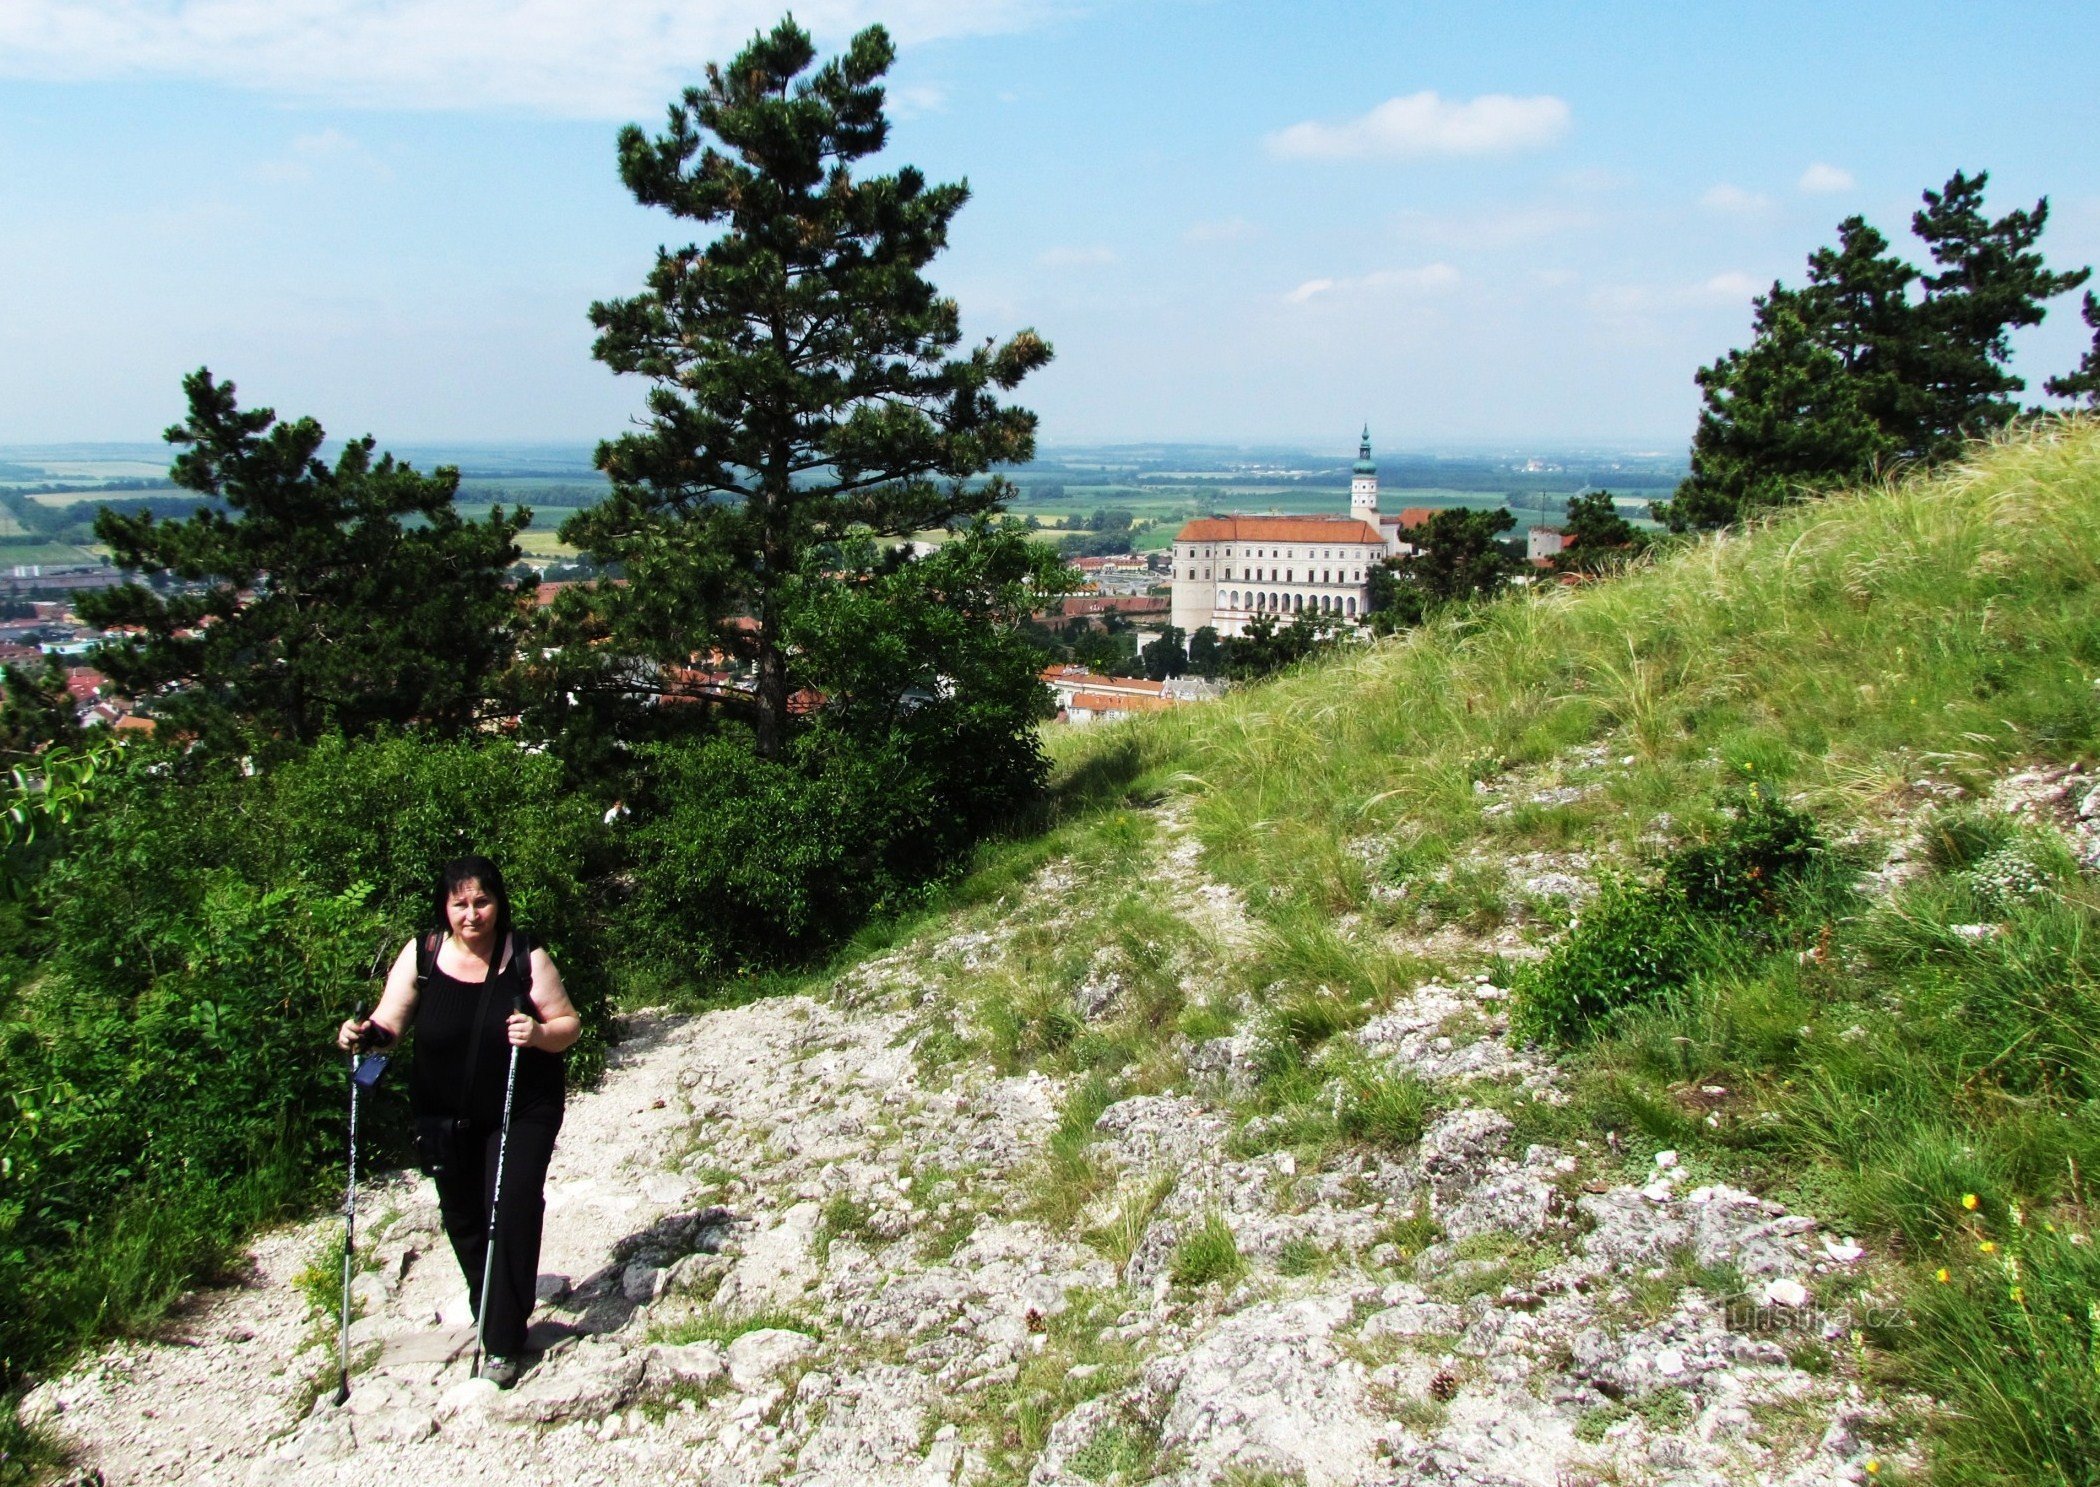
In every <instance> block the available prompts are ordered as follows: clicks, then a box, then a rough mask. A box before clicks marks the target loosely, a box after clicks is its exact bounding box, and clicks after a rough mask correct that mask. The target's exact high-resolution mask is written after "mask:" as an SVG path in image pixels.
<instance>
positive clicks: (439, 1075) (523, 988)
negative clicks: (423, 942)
mask: <svg viewBox="0 0 2100 1487" xmlns="http://www.w3.org/2000/svg"><path fill="white" fill-rule="evenodd" d="M517 940H518V945H517V947H516V949H515V950H514V951H513V953H512V955H511V958H510V964H509V965H507V966H505V967H503V969H502V970H500V971H498V972H497V973H496V976H495V984H494V985H493V986H491V987H489V988H488V1008H487V1010H486V1011H485V1012H484V1013H483V1014H482V1018H481V1023H480V1026H479V1027H476V1026H475V1023H474V1010H475V1008H476V1007H478V1006H480V1005H481V1002H482V995H481V992H482V984H481V982H479V981H461V980H460V979H458V978H457V977H455V976H451V975H448V974H447V973H446V972H445V971H444V969H443V968H442V967H441V966H440V965H439V964H438V959H437V956H436V955H434V954H433V955H432V956H431V957H430V975H429V976H428V977H427V978H426V979H425V981H424V983H423V992H422V997H421V999H420V1000H419V1001H418V1003H417V1005H416V1057H415V1064H414V1067H413V1068H411V1069H410V1071H409V1079H408V1102H409V1107H410V1108H411V1109H412V1110H413V1111H414V1112H415V1113H416V1114H417V1115H463V1116H465V1117H467V1118H468V1119H469V1120H472V1121H473V1122H474V1123H475V1124H476V1125H480V1126H496V1125H500V1124H501V1123H502V1120H503V1083H504V1079H505V1077H506V1076H507V1075H508V1073H509V1072H510V1040H509V1038H507V1037H506V1036H505V1035H504V1023H505V1022H506V1021H507V1020H508V1018H509V1017H510V1014H511V1011H512V1009H513V1008H514V1007H516V1006H517V1005H518V1002H519V999H520V998H521V997H522V998H523V1003H524V1007H525V1009H526V1011H527V1013H528V1015H530V1016H531V1017H532V1018H533V1019H534V1020H535V1021H538V1020H540V1014H539V1009H538V1008H537V1007H535V1006H533V1004H532V996H531V991H532V949H533V943H534V942H533V940H532V938H531V937H530V936H528V935H522V934H521V935H518V936H517ZM497 954H498V955H499V956H500V955H501V954H502V951H501V948H500V947H499V949H498V951H497ZM477 1041H478V1042H479V1043H480V1044H481V1056H480V1058H479V1059H478V1060H476V1059H475V1057H474V1045H475V1043H476V1042H477ZM470 1063H472V1064H473V1065H474V1087H473V1088H472V1089H467V1088H465V1085H466V1080H467V1066H468V1065H469V1064H470ZM561 1107H562V1058H561V1055H560V1054H558V1053H549V1052H547V1051H546V1050H545V1049H542V1048H521V1049H519V1050H518V1086H517V1093H516V1095H515V1096H514V1097H513V1101H512V1106H511V1109H512V1113H513V1115H526V1114H530V1115H536V1116H540V1117H542V1118H544V1117H545V1116H547V1115H550V1114H554V1115H558V1114H559V1113H560V1111H561Z"/></svg>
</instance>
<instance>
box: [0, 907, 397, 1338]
mask: <svg viewBox="0 0 2100 1487" xmlns="http://www.w3.org/2000/svg"><path fill="white" fill-rule="evenodd" d="M364 899H365V895H364V893H363V891H362V889H361V888H354V889H352V890H351V891H350V892H347V893H343V894H338V895H332V896H331V895H325V894H320V893H316V892H313V891H311V890H307V889H304V888H302V887H300V886H297V885H295V886H290V887H283V888H278V889H274V890H270V891H261V890H257V889H254V888H251V887H249V886H247V885H246V884H244V883H241V882H239V881H238V880H236V879H234V878H232V877H231V876H230V875H228V874H224V873H220V874H217V875H215V876H214V877H213V879H212V881H211V882H210V883H209V886H208V887H207V889H206V891H204V892H203V893H202V894H201V895H200V896H199V898H198V899H197V901H196V902H195V903H194V904H193V906H192V914H191V916H190V917H189V918H187V919H178V920H173V921H171V922H169V923H167V924H166V925H164V926H162V927H161V931H160V932H159V933H157V934H156V935H155V936H154V938H153V939H152V941H151V942H150V944H149V945H148V946H147V947H146V948H147V951H148V954H149V956H150V959H149V960H148V962H147V963H146V964H145V965H143V966H141V967H138V968H137V969H138V972H139V974H137V975H136V976H134V977H132V978H130V979H129V980H128V982H126V983H120V984H112V983H110V982H108V981H106V980H104V979H102V978H101V977H99V976H97V975H95V974H92V970H93V967H94V961H93V960H92V959H89V958H88V957H84V956H81V955H79V954H77V953H76V948H75V947H73V946H70V945H67V944H66V943H65V941H64V940H63V939H62V940H61V941H60V942H59V947H58V951H57V955H56V964H55V965H54V966H53V967H52V968H51V971H50V974H48V975H47V977H46V978H45V980H44V981H43V982H42V983H41V984H40V985H39V986H38V987H37V988H36V989H35V992H34V993H33V994H32V995H30V996H28V997H26V998H24V999H23V1001H22V1002H21V1004H20V1006H19V1007H18V1009H17V1012H16V1015H15V1016H14V1017H13V1018H11V1019H10V1021H9V1022H8V1023H7V1024H6V1027H5V1036H6V1048H5V1055H6V1072H5V1076H4V1084H5V1094H6V1095H7V1097H8V1098H9V1099H10V1101H11V1102H12V1103H13V1104H14V1105H15V1107H16V1108H17V1109H18V1110H19V1112H20V1117H21V1118H20V1119H18V1120H16V1121H14V1122H12V1123H11V1124H10V1125H9V1127H8V1130H7V1135H6V1137H5V1145H4V1147H0V1195H4V1196H0V1366H4V1368H5V1370H6V1376H7V1377H9V1378H13V1377H16V1376H18V1375H19V1372H20V1371H21V1370H22V1369H25V1368H28V1367H30V1366H33V1365H35V1364H36V1363H38V1362H39V1361H41V1360H42V1359H44V1358H46V1357H49V1356H51V1354H52V1353H53V1352H54V1351H56V1350H57V1349H59V1348H62V1347H64V1346H66V1345H68V1344H70V1343H71V1342H72V1341H74V1340H76V1339H77V1338H80V1337H83V1336H85V1335H87V1334H88V1333H89V1332H90V1331H91V1330H92V1329H95V1328H98V1327H105V1326H113V1325H114V1326H121V1325H124V1324H126V1323H129V1322H132V1321H135V1320H136V1319H138V1318H140V1317H142V1316H145V1315H149V1314H151V1313H152V1312H153V1311H155V1310H157V1309H158V1307H159V1306H161V1305H162V1304H164V1303H165V1301H166V1300H167V1299H168V1298H169V1297H170V1296H172V1295H173V1294H174V1293H175V1292H176V1291H177V1290H179V1289H180V1288H181V1287H182V1286H183V1285H185V1284H186V1283H187V1282H188V1280H189V1277H190V1276H191V1275H193V1274H194V1273H195V1272H196V1270H197V1269H199V1268H200V1267H207V1266H209V1265H210V1264H211V1263H212V1262H213V1261H215V1260H216V1258H217V1257H218V1255H219V1254H220V1253H221V1252H222V1250H223V1248H224V1247H225V1246H226V1245H228V1244H231V1243H232V1242H233V1241H235V1240H236V1239H238V1238H239V1237H240V1235H241V1234H242V1233H243V1232H244V1230H245V1229H246V1228H247V1227H248V1226H250V1225H252V1224H254V1223H256V1222H260V1221H262V1220H264V1219H267V1218H270V1217H274V1216H276V1215H278V1214H281V1213H283V1212H286V1211H288V1210H289V1209H291V1208H292V1207H294V1206H295V1205H298V1204H300V1203H303V1202H304V1201H306V1200H307V1199H308V1198H310V1197H311V1196H312V1195H313V1193H314V1187H313V1183H314V1181H315V1178H316V1176H317V1174H319V1173H321V1172H322V1171H324V1170H325V1169H326V1168H327V1167H328V1166H329V1165H330V1163H331V1162H332V1161H333V1160H338V1159H339V1158H338V1157H337V1152H336V1148H337V1144H338V1142H339V1141H340V1138H341V1131H342V1113H341V1110H340V1108H339V1107H340V1105H341V1103H342V1097H343V1093H344V1081H343V1072H344V1071H343V1064H342V1062H341V1061H340V1059H339V1058H337V1057H335V1056H333V1055H331V1054H330V1053H329V1052H327V1051H326V1050H325V1048H324V1046H323V1038H324V1036H325V1029H326V1025H327V1023H328V1022H329V1021H331V1020H333V1019H334V1018H335V1017H336V1016H339V1015H340V1012H341V1010H342V1009H341V1008H340V1007H329V1006H328V1005H327V1001H328V999H329V998H330V993H331V991H335V992H336V994H337V995H341V991H342V990H347V989H348V988H351V987H353V986H355V985H356V984H357V980H358V976H359V974H360V968H361V967H362V966H363V964H364V962H365V961H366V960H367V959H368V958H369V957H370V955H371V946H372V943H373V937H374V935H375V933H376V931H377V928H378V917H377V916H376V915H375V914H374V913H373V912H372V911H371V910H370V909H369V908H367V907H366V905H365V902H364ZM83 962H84V963H85V968H86V969H87V970H88V971H89V974H82V970H83ZM119 968H120V969H124V970H132V969H133V967H132V966H130V965H126V964H123V963H122V962H121V960H120V962H119ZM338 989H341V990H338Z"/></svg>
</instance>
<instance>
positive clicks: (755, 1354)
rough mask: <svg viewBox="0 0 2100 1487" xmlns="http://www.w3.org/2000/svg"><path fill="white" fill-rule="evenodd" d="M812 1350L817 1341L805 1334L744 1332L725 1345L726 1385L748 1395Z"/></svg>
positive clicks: (763, 1330)
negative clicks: (727, 1361)
mask: <svg viewBox="0 0 2100 1487" xmlns="http://www.w3.org/2000/svg"><path fill="white" fill-rule="evenodd" d="M816 1350H817V1340H816V1339H815V1338H814V1337H811V1336H810V1335H809V1334H808V1333H807V1332H790V1331H789V1330H788V1329H787V1328H785V1327H761V1328H760V1329H759V1330H758V1331H756V1332H746V1333H745V1334H744V1335H743V1336H742V1337H739V1338H738V1339H737V1340H736V1341H735V1342H732V1343H731V1344H730V1345H729V1379H730V1382H731V1383H733V1384H735V1385H736V1386H737V1388H739V1389H741V1390H743V1391H744V1392H745V1393H746V1394H749V1393H751V1392H752V1391H753V1390H755V1389H760V1388H763V1387H764V1386H765V1385H766V1384H767V1383H768V1382H769V1381H770V1380H771V1379H773V1378H774V1377H775V1376H776V1375H778V1374H780V1373H782V1372H784V1371H785V1370H787V1369H788V1368H791V1367H793V1366H794V1365H795V1364H796V1363H799V1362H801V1361H802V1360H803V1359H804V1358H807V1357H808V1356H809V1355H810V1354H811V1353H814V1352H815V1351H816Z"/></svg>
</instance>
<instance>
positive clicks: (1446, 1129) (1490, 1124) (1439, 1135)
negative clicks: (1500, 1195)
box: [1415, 1106, 1511, 1201]
mask: <svg viewBox="0 0 2100 1487" xmlns="http://www.w3.org/2000/svg"><path fill="white" fill-rule="evenodd" d="M1510 1130H1511V1122H1510V1118H1509V1117H1508V1116H1506V1115H1504V1114H1503V1113H1502V1112H1501V1111H1499V1110H1487V1109H1482V1108H1480V1107H1478V1106H1468V1107H1465V1108H1463V1109H1459V1110H1454V1111H1452V1112H1451V1113H1450V1114H1448V1115H1446V1116H1444V1117H1443V1118H1442V1119H1441V1120H1439V1121H1437V1123H1436V1124H1435V1125H1433V1126H1431V1127H1430V1128H1429V1129H1428V1130H1427V1131H1425V1132H1423V1133H1422V1143H1421V1146H1420V1147H1419V1148H1418V1149H1417V1151H1416V1153H1415V1160H1416V1162H1417V1163H1418V1164H1419V1165H1420V1167H1421V1172H1422V1178H1423V1180H1424V1181H1425V1182H1427V1183H1428V1184H1429V1185H1430V1186H1431V1187H1432V1188H1434V1189H1435V1191H1436V1194H1437V1197H1438V1198H1439V1199H1440V1200H1444V1201H1449V1200H1451V1199H1453V1198H1456V1197H1457V1196H1458V1195H1459V1194H1461V1193H1463V1192H1465V1191H1466V1190H1467V1189H1469V1188H1471V1187H1472V1186H1473V1185H1474V1184H1475V1183H1476V1182H1478V1181H1479V1180H1480V1178H1481V1176H1482V1175H1483V1174H1484V1173H1485V1172H1486V1170H1487V1166H1488V1163H1489V1162H1490V1161H1491V1160H1493V1159H1494V1158H1495V1157H1496V1156H1498V1155H1500V1154H1501V1151H1502V1149H1503V1147H1505V1146H1507V1145H1508V1144H1509V1133H1510Z"/></svg>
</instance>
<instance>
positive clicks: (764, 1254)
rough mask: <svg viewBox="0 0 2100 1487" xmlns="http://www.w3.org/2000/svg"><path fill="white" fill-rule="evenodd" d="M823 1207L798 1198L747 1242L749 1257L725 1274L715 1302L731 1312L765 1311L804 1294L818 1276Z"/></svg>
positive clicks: (745, 1255) (789, 1303)
mask: <svg viewBox="0 0 2100 1487" xmlns="http://www.w3.org/2000/svg"><path fill="white" fill-rule="evenodd" d="M821 1213H822V1210H821V1209H820V1208H819V1207H818V1206H817V1205H816V1204H815V1203H797V1204H796V1205H795V1206H794V1207H792V1208H790V1209H788V1211H787V1212H786V1213H784V1214H782V1215H781V1216H780V1222H779V1223H777V1224H775V1225H773V1227H771V1228H770V1229H763V1230H760V1231H759V1232H758V1233H756V1234H754V1235H752V1236H751V1238H750V1239H749V1240H748V1241H747V1242H746V1243H745V1245H744V1255H743V1258H742V1259H740V1260H738V1261H737V1262H736V1265H735V1267H734V1268H733V1269H731V1270H730V1272H729V1274H727V1275H726V1276H724V1277H723V1278H722V1288H721V1290H719V1291H717V1292H716V1293H715V1305H717V1306H718V1307H720V1308H722V1309H723V1310H724V1311H728V1312H754V1311H763V1310H765V1309H766V1308H767V1307H772V1306H787V1305H791V1304H793V1303H795V1302H798V1301H800V1300H801V1299H802V1293H803V1292H804V1291H806V1290H808V1289H809V1287H810V1285H811V1284H812V1283H813V1282H814V1281H815V1280H816V1278H817V1266H816V1254H815V1245H816V1233H817V1220H818V1218H819V1216H820V1215H821Z"/></svg>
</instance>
